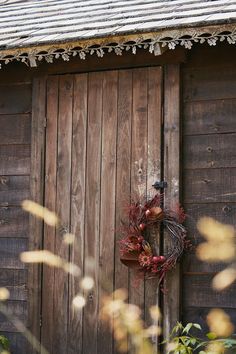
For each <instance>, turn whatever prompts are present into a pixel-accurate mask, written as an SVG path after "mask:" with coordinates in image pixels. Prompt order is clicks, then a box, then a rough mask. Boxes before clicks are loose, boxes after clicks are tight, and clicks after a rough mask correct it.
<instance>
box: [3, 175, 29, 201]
mask: <svg viewBox="0 0 236 354" xmlns="http://www.w3.org/2000/svg"><path fill="white" fill-rule="evenodd" d="M29 182H30V178H29V177H28V176H0V206H4V207H5V206H11V205H21V203H22V201H23V200H24V199H27V198H29V193H30V191H29V186H30V183H29Z"/></svg>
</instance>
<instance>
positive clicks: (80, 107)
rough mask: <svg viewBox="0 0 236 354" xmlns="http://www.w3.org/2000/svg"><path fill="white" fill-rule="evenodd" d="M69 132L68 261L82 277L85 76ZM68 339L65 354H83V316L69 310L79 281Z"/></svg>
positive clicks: (77, 85) (79, 79) (79, 81)
mask: <svg viewBox="0 0 236 354" xmlns="http://www.w3.org/2000/svg"><path fill="white" fill-rule="evenodd" d="M73 95H74V98H73V100H74V101H73V131H72V172H71V174H72V175H71V232H72V233H73V234H74V235H75V242H74V244H73V245H72V247H71V261H72V262H73V263H75V264H77V265H78V266H79V267H80V269H81V273H82V275H83V263H84V244H85V238H84V218H85V193H86V191H85V178H86V175H85V173H86V137H87V115H88V107H87V95H88V75H87V74H80V75H76V76H75V77H74V92H73ZM69 287H70V288H69V289H70V290H69V291H70V293H69V329H68V330H69V336H68V337H69V338H68V353H69V354H74V353H75V352H79V353H81V352H82V339H83V332H82V331H83V312H82V311H78V310H76V309H75V308H72V307H71V303H72V300H73V298H74V297H75V296H76V295H77V294H78V293H79V292H80V291H81V289H80V286H79V280H78V279H77V278H74V277H73V276H71V277H70V284H69Z"/></svg>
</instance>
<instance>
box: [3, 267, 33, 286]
mask: <svg viewBox="0 0 236 354" xmlns="http://www.w3.org/2000/svg"><path fill="white" fill-rule="evenodd" d="M26 279H27V269H1V272H0V282H1V286H10V285H12V284H13V283H14V284H16V285H17V286H22V285H24V284H25V283H26Z"/></svg>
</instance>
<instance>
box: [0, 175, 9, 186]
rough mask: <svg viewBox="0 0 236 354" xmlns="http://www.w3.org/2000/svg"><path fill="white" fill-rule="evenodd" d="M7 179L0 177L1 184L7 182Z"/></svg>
mask: <svg viewBox="0 0 236 354" xmlns="http://www.w3.org/2000/svg"><path fill="white" fill-rule="evenodd" d="M8 181H9V179H8V178H7V177H5V176H3V177H0V183H1V184H3V185H6V184H7V183H8Z"/></svg>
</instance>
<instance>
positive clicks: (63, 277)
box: [53, 75, 73, 353]
mask: <svg viewBox="0 0 236 354" xmlns="http://www.w3.org/2000/svg"><path fill="white" fill-rule="evenodd" d="M72 104H73V76H70V75H65V76H61V77H60V78H59V108H58V146H57V148H58V150H57V154H58V155H57V186H56V191H57V205H56V213H57V215H58V216H59V218H60V222H61V225H62V228H63V230H64V231H65V232H66V231H67V232H69V231H70V190H71V189H70V188H71V141H72V107H73V106H72ZM55 253H56V254H57V255H59V256H60V257H62V258H64V259H66V260H69V247H68V245H66V244H65V243H64V242H63V239H62V234H61V232H60V231H57V233H56V239H55ZM55 279H56V281H55V283H54V294H60V293H61V296H58V295H55V296H54V313H53V317H54V323H57V326H54V336H53V340H54V346H53V353H66V352H67V339H68V337H67V335H68V332H67V326H68V295H69V294H68V290H69V284H68V275H67V274H66V273H65V272H64V271H63V270H61V269H55Z"/></svg>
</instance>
